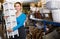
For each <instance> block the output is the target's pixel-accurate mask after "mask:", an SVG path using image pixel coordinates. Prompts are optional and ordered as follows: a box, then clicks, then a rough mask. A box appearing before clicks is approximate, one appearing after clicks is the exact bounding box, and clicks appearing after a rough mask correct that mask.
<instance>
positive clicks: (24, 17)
mask: <svg viewBox="0 0 60 39" xmlns="http://www.w3.org/2000/svg"><path fill="white" fill-rule="evenodd" d="M25 20H26V15H23V16H22V19H21V18H20V20H19V23H18V24H17V26H15V27H13V31H15V30H16V29H18V28H20V27H21V26H22V25H23V24H24V22H25Z"/></svg>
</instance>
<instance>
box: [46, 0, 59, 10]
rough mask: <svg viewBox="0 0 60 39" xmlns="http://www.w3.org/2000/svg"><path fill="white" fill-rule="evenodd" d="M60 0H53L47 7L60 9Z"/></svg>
mask: <svg viewBox="0 0 60 39" xmlns="http://www.w3.org/2000/svg"><path fill="white" fill-rule="evenodd" d="M59 3H60V1H59V0H51V1H48V2H47V3H46V7H47V8H48V9H51V10H52V9H59V8H60V4H59Z"/></svg>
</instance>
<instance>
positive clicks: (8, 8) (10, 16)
mask: <svg viewBox="0 0 60 39" xmlns="http://www.w3.org/2000/svg"><path fill="white" fill-rule="evenodd" d="M3 11H4V12H3V14H4V16H5V17H6V18H5V23H6V29H7V30H8V29H9V27H10V28H13V27H15V26H17V22H16V15H15V13H16V11H15V9H14V3H12V2H5V3H4V4H3ZM16 34H17V35H18V30H15V31H14V32H11V33H9V32H7V36H8V38H9V36H13V38H14V35H16Z"/></svg>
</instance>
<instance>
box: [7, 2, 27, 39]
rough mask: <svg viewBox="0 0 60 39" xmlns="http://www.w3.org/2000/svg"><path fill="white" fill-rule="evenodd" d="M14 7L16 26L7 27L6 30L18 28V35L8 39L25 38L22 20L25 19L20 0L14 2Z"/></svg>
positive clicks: (10, 30) (11, 30)
mask: <svg viewBox="0 0 60 39" xmlns="http://www.w3.org/2000/svg"><path fill="white" fill-rule="evenodd" d="M14 7H15V9H16V10H17V12H16V20H17V26H16V27H14V28H12V29H11V28H9V29H8V30H7V31H8V32H13V31H15V30H17V29H18V31H19V37H18V36H16V35H15V37H14V38H12V37H11V38H10V39H26V32H25V28H24V22H25V20H26V14H24V13H23V12H22V5H21V3H20V2H16V3H15V5H14Z"/></svg>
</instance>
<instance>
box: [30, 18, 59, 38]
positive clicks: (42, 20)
mask: <svg viewBox="0 0 60 39" xmlns="http://www.w3.org/2000/svg"><path fill="white" fill-rule="evenodd" d="M30 19H31V20H34V21H39V22H43V24H44V39H46V24H51V25H53V26H56V27H60V23H58V22H53V21H48V20H44V19H37V18H30Z"/></svg>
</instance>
